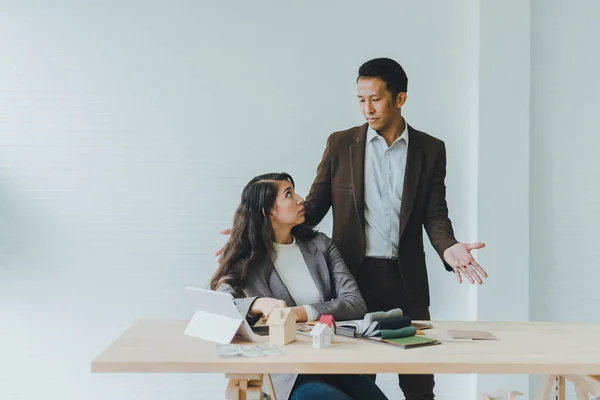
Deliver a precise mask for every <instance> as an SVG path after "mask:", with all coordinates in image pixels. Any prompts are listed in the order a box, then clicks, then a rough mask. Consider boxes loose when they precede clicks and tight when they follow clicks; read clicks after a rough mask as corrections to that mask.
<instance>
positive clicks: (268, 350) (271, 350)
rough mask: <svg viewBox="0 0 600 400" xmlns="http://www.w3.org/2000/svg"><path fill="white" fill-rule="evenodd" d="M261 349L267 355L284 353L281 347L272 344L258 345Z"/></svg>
mask: <svg viewBox="0 0 600 400" xmlns="http://www.w3.org/2000/svg"><path fill="white" fill-rule="evenodd" d="M258 348H259V351H260V352H261V353H262V354H263V355H265V356H280V355H282V354H283V352H282V351H281V349H279V347H277V346H274V345H272V344H265V345H261V346H258Z"/></svg>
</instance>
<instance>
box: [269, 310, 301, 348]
mask: <svg viewBox="0 0 600 400" xmlns="http://www.w3.org/2000/svg"><path fill="white" fill-rule="evenodd" d="M267 325H268V326H269V343H271V344H274V345H278V346H283V345H286V344H288V343H290V342H293V341H294V340H296V314H294V312H293V311H292V309H291V308H274V309H273V310H272V311H271V315H270V316H269V319H268V320H267Z"/></svg>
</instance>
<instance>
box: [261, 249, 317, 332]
mask: <svg viewBox="0 0 600 400" xmlns="http://www.w3.org/2000/svg"><path fill="white" fill-rule="evenodd" d="M274 245H275V251H276V253H275V260H274V261H273V264H274V265H275V270H277V273H278V274H279V277H281V280H282V281H283V284H284V285H285V286H286V287H287V290H288V292H290V295H291V296H292V298H293V299H294V301H295V302H296V304H297V305H299V306H304V309H305V310H306V314H307V315H308V320H309V321H316V320H317V319H318V318H319V313H318V312H317V310H316V309H315V308H314V307H311V306H310V304H314V303H320V302H321V295H320V294H319V291H318V290H317V285H315V281H314V280H313V278H312V275H311V274H310V271H309V270H308V267H307V265H306V261H304V257H303V256H302V251H300V247H299V246H298V243H296V238H293V241H292V243H291V244H279V243H274Z"/></svg>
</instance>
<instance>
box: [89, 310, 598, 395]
mask: <svg viewBox="0 0 600 400" xmlns="http://www.w3.org/2000/svg"><path fill="white" fill-rule="evenodd" d="M186 325H187V321H177V320H142V321H139V322H137V323H135V324H134V325H133V326H132V327H131V328H129V329H128V330H127V331H125V332H124V333H123V334H122V335H121V337H119V338H118V339H117V340H116V341H115V342H114V343H112V344H111V345H110V346H109V347H108V348H107V349H105V350H104V351H103V352H102V353H101V354H100V355H99V356H98V357H97V358H96V359H95V360H93V361H92V372H110V373H115V372H122V373H126V372H176V373H181V372H223V373H226V374H229V375H228V376H230V377H231V378H232V379H239V378H240V377H241V378H243V377H248V378H251V377H252V378H253V379H260V378H261V376H262V374H265V376H267V375H266V374H269V373H403V374H430V373H431V374H433V373H436V374H439V373H451V374H457V373H476V374H543V375H547V376H548V377H547V380H546V383H545V385H543V387H542V388H541V390H540V393H539V395H538V398H539V399H543V400H547V399H548V396H549V395H550V393H551V391H552V389H553V386H556V387H554V389H555V390H556V391H557V395H558V396H559V397H558V398H559V399H564V391H565V389H564V382H565V379H568V380H570V381H572V382H573V383H574V384H575V387H576V389H577V395H578V399H586V400H587V398H588V397H587V393H591V394H593V395H595V396H599V395H600V379H599V377H598V376H594V375H600V326H598V325H592V324H578V323H541V322H540V323H538V322H437V321H434V322H433V325H434V328H433V329H429V330H427V331H425V333H426V335H427V336H430V337H434V338H436V339H439V340H440V341H442V344H441V345H438V346H428V347H421V348H414V349H408V350H404V349H398V348H394V347H390V346H387V345H382V344H371V343H365V342H363V341H360V340H356V339H351V338H345V337H340V336H336V340H335V342H334V344H333V346H332V347H330V348H327V349H322V350H318V349H313V348H312V343H311V340H310V338H309V337H306V336H301V335H298V340H297V341H296V342H293V343H291V344H289V345H287V346H282V347H281V349H282V350H283V352H284V353H285V354H284V355H283V356H273V357H255V358H242V357H233V358H221V357H219V356H218V355H217V352H216V345H215V344H214V343H211V342H207V341H203V340H200V339H196V338H192V337H189V336H186V335H184V334H183V331H184V330H185V327H186ZM448 329H458V330H478V331H487V332H491V333H493V334H494V335H495V336H496V337H497V338H498V340H486V341H471V340H452V339H451V337H450V335H449V334H448ZM258 373H260V374H258ZM257 374H258V376H257ZM555 383H556V385H555ZM584 395H585V397H583V396H584Z"/></svg>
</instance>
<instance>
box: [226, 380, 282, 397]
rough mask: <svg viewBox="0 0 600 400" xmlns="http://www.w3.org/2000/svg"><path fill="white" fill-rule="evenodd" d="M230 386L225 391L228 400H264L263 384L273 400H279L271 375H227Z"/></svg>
mask: <svg viewBox="0 0 600 400" xmlns="http://www.w3.org/2000/svg"><path fill="white" fill-rule="evenodd" d="M225 377H226V378H229V384H228V385H227V389H226V391H225V398H226V400H262V399H263V390H262V386H263V382H264V384H265V386H266V389H267V394H268V395H269V397H270V399H271V400H277V398H276V397H275V389H274V388H273V381H271V375H269V374H225Z"/></svg>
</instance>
